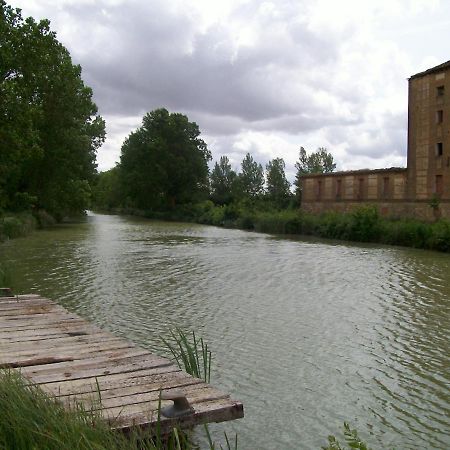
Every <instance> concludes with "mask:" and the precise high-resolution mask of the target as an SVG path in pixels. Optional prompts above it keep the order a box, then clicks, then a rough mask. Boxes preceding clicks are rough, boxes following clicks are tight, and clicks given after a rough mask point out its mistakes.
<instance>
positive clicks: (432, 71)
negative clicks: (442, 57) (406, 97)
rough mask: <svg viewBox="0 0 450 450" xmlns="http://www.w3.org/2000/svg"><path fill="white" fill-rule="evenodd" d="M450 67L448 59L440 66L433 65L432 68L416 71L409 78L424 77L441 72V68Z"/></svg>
mask: <svg viewBox="0 0 450 450" xmlns="http://www.w3.org/2000/svg"><path fill="white" fill-rule="evenodd" d="M449 67H450V60H449V61H446V62H444V63H442V64H439V65H438V66H434V67H431V68H430V69H427V70H424V71H423V72H419V73H416V74H415V75H411V76H410V77H409V80H413V79H415V78H420V77H424V76H425V75H428V74H430V73H435V72H440V71H441V70H444V69H447V68H449Z"/></svg>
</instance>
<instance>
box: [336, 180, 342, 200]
mask: <svg viewBox="0 0 450 450" xmlns="http://www.w3.org/2000/svg"><path fill="white" fill-rule="evenodd" d="M341 197H342V180H336V198H341Z"/></svg>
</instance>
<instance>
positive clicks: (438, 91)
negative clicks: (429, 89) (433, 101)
mask: <svg viewBox="0 0 450 450" xmlns="http://www.w3.org/2000/svg"><path fill="white" fill-rule="evenodd" d="M444 93H445V88H444V86H438V87H437V88H436V96H437V97H442V96H443V95H444Z"/></svg>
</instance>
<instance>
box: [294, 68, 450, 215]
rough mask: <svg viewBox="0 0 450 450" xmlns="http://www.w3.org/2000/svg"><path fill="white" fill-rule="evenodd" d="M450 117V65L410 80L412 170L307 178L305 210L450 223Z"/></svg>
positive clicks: (355, 172)
mask: <svg viewBox="0 0 450 450" xmlns="http://www.w3.org/2000/svg"><path fill="white" fill-rule="evenodd" d="M449 117H450V61H447V62H446V63H444V64H441V65H439V66H436V67H433V68H431V69H428V70H426V71H425V72H421V73H418V74H416V75H413V76H412V77H411V78H410V79H409V95H408V163H407V168H406V169H401V168H391V169H377V170H354V171H348V172H336V173H331V174H312V175H305V176H303V177H302V189H303V190H302V208H303V209H305V210H307V211H311V212H322V211H327V210H334V211H349V210H350V209H352V208H354V207H355V206H358V205H361V204H364V203H370V204H375V205H377V206H378V208H379V212H380V213H381V214H383V215H389V216H393V217H417V218H422V219H427V220H431V219H433V218H435V217H436V216H441V215H442V217H446V218H450V120H449ZM431 204H433V205H434V207H432V206H430V205H431Z"/></svg>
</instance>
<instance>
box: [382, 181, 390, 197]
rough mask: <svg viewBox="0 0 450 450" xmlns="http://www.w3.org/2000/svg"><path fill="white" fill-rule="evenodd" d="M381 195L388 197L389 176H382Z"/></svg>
mask: <svg viewBox="0 0 450 450" xmlns="http://www.w3.org/2000/svg"><path fill="white" fill-rule="evenodd" d="M383 197H384V198H387V197H389V177H384V178H383Z"/></svg>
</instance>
